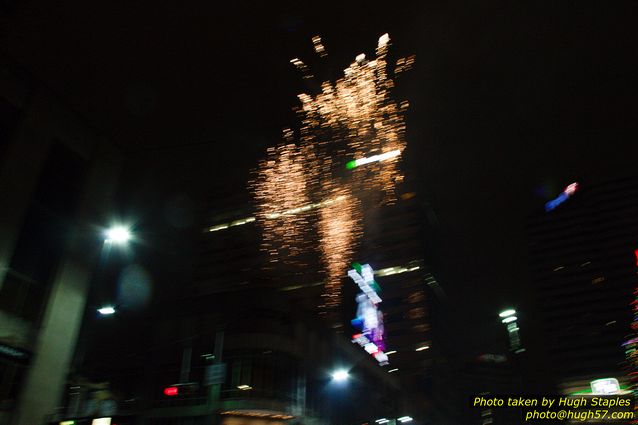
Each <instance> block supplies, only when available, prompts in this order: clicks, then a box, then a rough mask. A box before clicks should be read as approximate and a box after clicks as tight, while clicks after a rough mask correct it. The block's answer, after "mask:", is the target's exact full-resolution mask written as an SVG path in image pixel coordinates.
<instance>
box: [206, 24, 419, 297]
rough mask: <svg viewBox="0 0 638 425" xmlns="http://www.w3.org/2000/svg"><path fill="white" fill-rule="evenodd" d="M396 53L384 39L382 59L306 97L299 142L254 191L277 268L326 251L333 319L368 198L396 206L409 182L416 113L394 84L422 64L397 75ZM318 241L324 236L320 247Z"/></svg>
mask: <svg viewBox="0 0 638 425" xmlns="http://www.w3.org/2000/svg"><path fill="white" fill-rule="evenodd" d="M312 43H313V47H314V49H315V52H316V53H317V54H318V55H319V56H322V57H325V56H326V55H327V51H326V48H325V46H324V45H323V42H322V40H321V38H320V37H319V36H315V37H313V38H312ZM389 43H390V37H389V36H388V35H387V34H384V35H382V36H381V37H380V38H379V40H378V43H377V48H376V52H375V53H376V54H375V57H374V59H372V60H368V59H366V56H365V55H364V54H359V55H357V56H356V58H355V60H354V62H352V63H351V64H350V66H349V67H347V68H346V69H345V70H344V75H343V77H341V78H339V79H337V80H336V81H335V82H332V81H324V82H322V83H321V84H320V87H321V88H320V90H319V92H318V93H317V94H309V93H301V94H299V95H298V98H299V100H300V102H301V106H300V108H299V109H298V114H299V118H300V122H301V125H300V130H299V132H298V134H295V133H294V132H293V131H292V130H286V131H285V132H284V143H283V144H282V145H280V146H278V147H276V148H270V149H268V158H267V159H266V160H264V161H262V162H261V163H260V165H259V169H258V170H257V173H256V176H255V178H254V179H253V180H252V181H251V188H252V191H253V193H254V194H255V201H256V204H257V214H256V221H257V222H258V224H259V225H260V226H261V228H262V229H263V244H262V246H263V249H264V250H266V251H267V252H268V253H269V254H270V257H271V261H272V262H278V261H284V262H292V263H294V262H295V261H296V257H300V256H301V254H302V253H308V252H313V250H314V249H316V247H317V245H318V250H319V252H320V255H321V258H322V262H323V272H324V275H325V284H324V288H325V289H324V294H323V302H322V303H321V305H320V307H324V308H326V309H334V307H336V306H338V305H339V304H340V302H341V284H342V277H343V270H344V268H345V267H347V265H348V264H349V263H350V262H351V261H352V256H353V253H354V251H355V249H356V248H357V246H358V241H359V238H360V236H361V233H362V225H361V222H362V217H363V206H362V202H361V200H360V199H361V197H362V195H363V194H364V193H365V192H368V191H374V192H375V193H380V194H381V197H380V198H381V199H382V201H381V202H383V203H392V202H394V201H395V200H396V195H395V188H396V184H397V183H398V182H400V181H402V179H403V175H402V173H401V172H400V170H399V168H398V157H399V156H400V154H401V152H402V151H403V149H404V148H405V146H406V142H405V123H404V114H405V112H406V110H407V107H408V104H407V102H402V103H400V104H399V103H397V102H396V101H394V99H393V98H392V96H391V94H390V91H391V89H392V88H393V87H394V80H393V77H394V76H396V75H398V74H400V73H401V72H403V71H406V70H408V69H409V68H410V67H411V66H412V65H413V63H414V56H410V57H408V58H402V59H399V60H398V61H397V63H396V66H395V67H394V69H393V71H392V72H389V70H388V68H389V66H388V63H387V53H388V47H389ZM290 62H291V63H292V64H293V65H294V66H295V67H296V68H297V69H299V71H300V72H301V73H302V75H303V78H314V76H313V75H312V74H311V72H310V69H309V68H308V66H307V65H306V64H305V63H304V62H303V61H302V60H301V59H299V58H294V59H292V60H291V61H290ZM295 140H297V142H295ZM353 157H354V158H359V159H356V160H354V161H351V162H350V163H349V164H350V165H349V166H348V168H351V169H352V170H353V172H352V173H349V175H348V176H345V177H344V176H343V172H342V170H343V168H342V167H343V164H344V163H345V162H346V159H347V158H353ZM364 164H367V165H368V166H367V167H365V171H360V170H359V169H358V166H359V165H364ZM337 201H338V202H337ZM314 210H317V211H316V212H315V211H314ZM241 224H244V222H242V223H237V224H233V223H230V224H222V225H218V226H214V227H212V228H210V229H209V231H217V230H222V229H225V228H228V227H230V226H233V225H241ZM312 235H318V239H319V240H318V242H319V243H318V244H317V243H316V242H317V241H316V240H313V237H312ZM313 242H314V244H313Z"/></svg>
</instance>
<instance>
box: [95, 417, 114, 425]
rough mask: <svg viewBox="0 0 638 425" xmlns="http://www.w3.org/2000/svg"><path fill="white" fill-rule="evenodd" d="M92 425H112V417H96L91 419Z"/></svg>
mask: <svg viewBox="0 0 638 425" xmlns="http://www.w3.org/2000/svg"><path fill="white" fill-rule="evenodd" d="M91 425H111V418H95V419H93V420H92V421H91Z"/></svg>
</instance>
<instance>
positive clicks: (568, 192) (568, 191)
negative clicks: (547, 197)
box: [545, 183, 578, 212]
mask: <svg viewBox="0 0 638 425" xmlns="http://www.w3.org/2000/svg"><path fill="white" fill-rule="evenodd" d="M577 189H578V183H572V184H570V185H569V186H567V187H566V188H565V190H564V191H563V192H562V193H561V194H560V195H558V197H557V198H556V199H552V200H551V201H549V202H548V203H546V204H545V211H547V212H549V211H552V210H553V209H554V208H556V207H557V206H559V205H560V204H562V203H563V202H565V201H566V200H568V199H569V198H570V197H571V196H572V195H573V194H574V192H576V190H577Z"/></svg>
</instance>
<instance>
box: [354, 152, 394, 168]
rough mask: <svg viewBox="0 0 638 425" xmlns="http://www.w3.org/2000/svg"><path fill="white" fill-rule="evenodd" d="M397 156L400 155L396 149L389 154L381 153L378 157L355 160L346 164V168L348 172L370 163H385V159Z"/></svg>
mask: <svg viewBox="0 0 638 425" xmlns="http://www.w3.org/2000/svg"><path fill="white" fill-rule="evenodd" d="M399 155H401V151H400V150H399V149H396V150H393V151H390V152H386V153H382V154H380V155H373V156H370V157H368V158H360V159H355V160H353V161H350V162H348V163H347V164H346V168H347V169H348V170H352V169H353V168H356V167H359V166H361V165H365V164H370V163H371V162H381V161H385V160H387V159H391V158H395V157H397V156H399Z"/></svg>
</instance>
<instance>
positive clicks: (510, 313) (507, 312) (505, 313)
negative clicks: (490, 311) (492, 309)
mask: <svg viewBox="0 0 638 425" xmlns="http://www.w3.org/2000/svg"><path fill="white" fill-rule="evenodd" d="M515 314H516V310H512V309H509V310H505V311H501V312H500V313H499V314H498V317H507V316H513V315H515ZM504 323H507V322H504Z"/></svg>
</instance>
